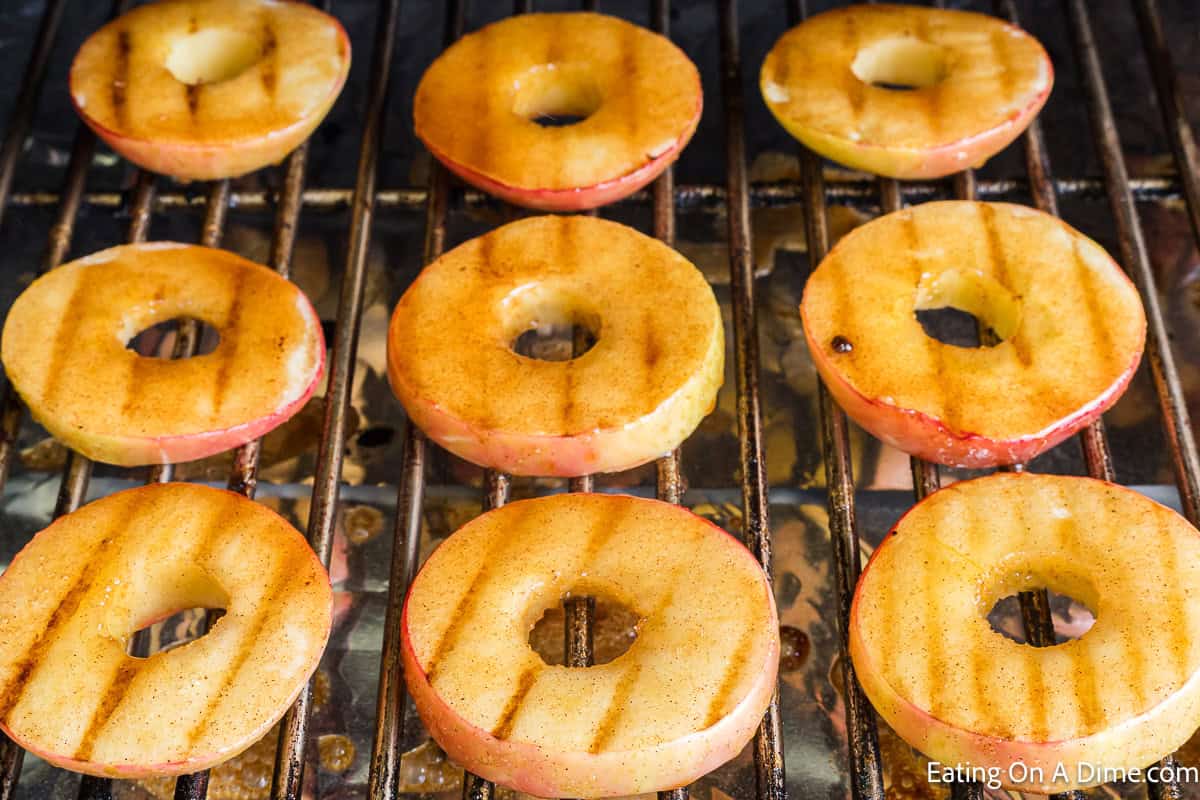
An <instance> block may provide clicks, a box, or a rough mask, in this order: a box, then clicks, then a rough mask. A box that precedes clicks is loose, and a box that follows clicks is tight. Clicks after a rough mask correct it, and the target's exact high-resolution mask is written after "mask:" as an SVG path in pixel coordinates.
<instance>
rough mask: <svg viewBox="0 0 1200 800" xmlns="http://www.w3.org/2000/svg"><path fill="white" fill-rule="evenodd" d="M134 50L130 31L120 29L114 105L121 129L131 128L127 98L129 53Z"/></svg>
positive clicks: (114, 83)
mask: <svg viewBox="0 0 1200 800" xmlns="http://www.w3.org/2000/svg"><path fill="white" fill-rule="evenodd" d="M132 50H133V44H132V42H131V40H130V37H129V31H127V30H121V31H118V32H117V59H116V63H115V64H114V65H113V79H112V106H113V117H114V118H115V119H116V123H117V129H118V130H121V131H126V130H128V129H129V107H128V105H127V104H126V98H127V87H128V83H129V54H130V53H131V52H132Z"/></svg>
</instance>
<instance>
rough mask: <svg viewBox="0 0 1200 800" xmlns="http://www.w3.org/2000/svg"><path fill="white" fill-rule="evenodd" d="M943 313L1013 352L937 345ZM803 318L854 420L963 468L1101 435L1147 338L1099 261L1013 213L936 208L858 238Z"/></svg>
mask: <svg viewBox="0 0 1200 800" xmlns="http://www.w3.org/2000/svg"><path fill="white" fill-rule="evenodd" d="M940 307H954V308H958V309H960V310H962V311H966V312H969V313H972V314H974V315H975V316H976V317H977V318H978V319H979V320H980V322H981V323H983V324H985V325H986V326H987V327H989V328H991V329H993V330H994V331H995V332H996V333H997V334H998V335H999V336H1000V338H1001V339H1002V340H1003V341H1001V342H1000V343H999V344H997V345H996V346H994V347H959V346H955V345H952V344H946V343H944V342H941V341H938V340H937V339H935V338H933V337H931V336H929V335H927V334H926V333H925V331H924V329H923V328H922V326H921V323H920V322H919V321H918V319H917V316H916V312H917V311H919V310H924V309H931V308H940ZM800 311H801V316H802V317H803V322H804V333H805V336H806V337H807V339H808V345H809V349H810V351H811V353H812V356H813V360H814V362H815V363H816V366H817V369H818V370H819V371H820V373H821V377H822V378H823V379H824V380H825V382H826V384H827V385H828V387H829V389H830V391H831V392H832V393H833V395H834V396H835V397H836V398H837V400H838V402H839V403H840V404H841V406H842V407H843V408H844V409H845V410H846V413H848V414H849V415H850V416H851V417H853V418H854V419H855V420H856V421H857V422H858V423H859V424H860V425H862V426H863V427H864V428H866V429H867V430H868V431H870V432H871V433H873V434H875V435H876V436H878V437H879V438H881V439H882V440H884V441H885V442H888V443H889V444H892V445H894V446H895V447H898V448H900V449H901V450H904V451H905V452H908V453H912V454H915V455H919V456H921V457H922V458H925V459H928V460H930V461H936V462H939V463H943V464H951V465H954V466H965V467H985V466H994V465H996V464H1004V463H1013V462H1018V461H1027V460H1029V459H1031V458H1033V457H1034V456H1036V455H1037V454H1038V453H1040V452H1042V451H1043V450H1045V449H1046V448H1048V447H1052V446H1053V445H1055V444H1057V443H1058V442H1061V441H1062V440H1063V439H1065V438H1066V437H1067V436H1069V435H1071V434H1072V433H1074V432H1075V431H1078V430H1079V429H1080V428H1082V427H1083V426H1084V425H1086V424H1087V423H1088V422H1090V421H1091V420H1093V419H1095V418H1096V417H1097V416H1099V415H1100V414H1101V413H1102V412H1103V411H1104V410H1105V409H1107V408H1108V407H1109V406H1111V405H1112V404H1113V403H1114V402H1116V400H1117V398H1118V397H1120V395H1121V393H1122V392H1123V391H1124V389H1125V387H1126V386H1127V385H1128V382H1129V380H1130V378H1131V377H1132V376H1133V373H1134V370H1135V369H1136V368H1137V365H1138V362H1139V360H1140V359H1141V355H1142V347H1143V344H1144V342H1145V336H1146V317H1145V314H1144V312H1143V311H1142V305H1141V301H1140V299H1139V296H1138V293H1137V290H1136V289H1135V288H1134V286H1133V284H1131V283H1130V282H1129V280H1128V278H1126V277H1125V275H1124V274H1123V273H1122V272H1121V269H1120V268H1119V267H1118V266H1117V265H1116V264H1115V263H1114V262H1113V261H1112V259H1111V258H1110V257H1109V256H1108V254H1107V253H1105V252H1104V250H1103V249H1102V248H1101V247H1100V246H1099V245H1097V244H1096V243H1095V242H1093V241H1092V240H1091V239H1088V238H1087V237H1086V236H1084V235H1082V234H1081V233H1079V232H1078V231H1076V230H1074V229H1073V228H1071V227H1069V226H1068V225H1066V224H1065V223H1063V222H1062V221H1060V220H1058V219H1055V218H1054V217H1051V216H1049V215H1047V214H1043V213H1042V212H1040V211H1036V210H1034V209H1031V208H1025V207H1023V206H1016V205H1009V204H1006V203H972V202H957V201H950V202H941V203H925V204H923V205H920V206H915V207H913V208H909V209H905V210H903V211H899V212H896V213H894V214H889V215H887V216H885V217H881V218H880V219H878V220H875V221H873V222H870V223H868V224H866V225H864V226H862V227H860V228H857V229H855V230H854V231H853V232H851V233H850V234H849V235H847V236H846V237H845V238H843V239H842V241H841V242H839V243H838V245H837V246H836V247H835V248H834V249H833V250H832V251H831V252H830V253H829V255H828V256H827V257H826V258H825V260H824V261H822V262H821V264H820V266H819V267H818V268H817V269H816V271H814V272H813V274H812V276H811V277H810V278H809V281H808V284H807V286H806V287H805V290H804V300H803V302H802V303H801V307H800Z"/></svg>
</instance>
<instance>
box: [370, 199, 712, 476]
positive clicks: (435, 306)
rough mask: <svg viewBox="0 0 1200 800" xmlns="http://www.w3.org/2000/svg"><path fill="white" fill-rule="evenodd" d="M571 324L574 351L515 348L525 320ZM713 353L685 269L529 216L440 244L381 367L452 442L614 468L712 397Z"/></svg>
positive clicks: (550, 467)
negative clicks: (577, 332)
mask: <svg viewBox="0 0 1200 800" xmlns="http://www.w3.org/2000/svg"><path fill="white" fill-rule="evenodd" d="M572 326H573V327H575V328H576V329H584V330H586V331H588V332H589V333H591V334H592V335H594V336H595V339H596V341H595V345H594V346H592V347H591V349H589V350H587V351H586V352H583V354H582V355H577V356H576V357H574V358H570V359H568V360H566V361H550V360H541V359H538V358H531V357H528V356H525V355H518V354H517V352H516V349H515V348H516V345H517V342H518V339H519V337H520V336H521V334H523V333H525V332H527V331H530V330H534V329H543V330H544V329H547V328H555V327H568V328H569V327H572ZM576 352H578V351H576ZM724 359H725V339H724V326H723V323H722V321H721V311H720V308H719V307H718V306H717V301H716V298H715V297H714V296H713V291H712V288H711V287H710V286H709V285H708V282H707V281H706V280H705V279H704V276H703V275H702V274H701V273H700V271H699V270H698V269H696V267H694V266H693V265H692V264H691V263H690V262H688V261H687V259H685V258H684V257H683V256H681V255H679V254H678V253H676V252H675V251H674V250H672V249H671V248H669V247H667V246H666V245H664V244H662V243H661V242H659V241H658V240H656V239H651V238H650V237H648V236H645V235H643V234H641V233H638V232H637V231H635V230H633V229H632V228H628V227H626V226H624V225H621V224H619V223H616V222H609V221H606V220H602V219H596V218H594V217H584V216H578V217H558V216H544V217H531V218H528V219H524V220H520V221H518V222H513V223H511V224H509V225H505V226H503V227H501V228H498V229H496V230H494V231H492V232H490V233H488V234H486V235H484V236H481V237H479V238H477V239H472V240H471V241H469V242H467V243H465V244H463V245H460V246H459V247H457V248H455V249H454V250H451V251H450V252H449V253H447V254H445V255H444V256H442V257H441V258H439V259H437V260H436V261H434V262H433V263H432V264H430V265H429V266H427V267H426V268H425V269H424V271H422V272H421V274H420V275H419V276H418V277H417V279H416V281H414V282H413V284H412V286H410V287H409V289H408V291H406V292H405V293H404V296H403V297H401V298H400V302H399V303H398V304H397V305H396V310H395V312H394V313H393V314H392V321H391V325H390V327H389V330H388V377H389V378H390V380H391V384H392V390H393V391H394V392H395V393H396V396H397V397H398V398H399V399H400V402H401V403H402V404H403V405H404V408H405V409H406V410H407V411H408V414H409V417H410V418H411V419H412V420H413V421H414V422H415V423H416V424H417V425H418V426H420V428H421V429H422V430H424V431H425V433H427V434H428V435H429V437H430V438H431V439H433V440H434V441H435V442H437V443H438V444H440V445H441V446H442V447H444V448H446V449H447V450H449V451H450V452H452V453H454V454H455V455H458V456H460V457H462V458H465V459H467V460H468V461H471V462H473V463H475V464H479V465H480V466H484V467H492V468H495V469H499V470H503V471H505V472H511V473H514V474H517V475H544V476H562V477H569V476H576V475H588V474H591V473H594V472H617V471H620V470H624V469H631V468H633V467H636V466H639V465H641V464H644V463H646V462H647V461H651V460H653V459H655V458H658V457H659V456H661V455H663V454H665V453H669V452H671V451H672V450H674V449H675V448H676V447H677V446H679V444H680V442H682V441H683V440H684V439H685V438H687V436H688V434H690V433H691V432H692V431H693V430H695V428H696V426H697V425H699V424H700V421H701V420H702V419H703V418H704V416H705V415H706V414H707V413H708V412H709V411H710V410H711V409H712V407H713V405H714V403H715V402H716V396H717V390H718V389H719V388H720V386H721V381H722V379H723V376H724Z"/></svg>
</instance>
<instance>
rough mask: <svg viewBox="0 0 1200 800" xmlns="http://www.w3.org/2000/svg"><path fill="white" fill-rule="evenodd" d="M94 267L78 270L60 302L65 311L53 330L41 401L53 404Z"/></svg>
mask: <svg viewBox="0 0 1200 800" xmlns="http://www.w3.org/2000/svg"><path fill="white" fill-rule="evenodd" d="M93 275H94V269H91V268H87V267H84V268H82V269H80V270H78V272H77V277H76V279H75V287H74V288H73V289H72V290H71V296H70V298H69V299H68V300H67V302H66V304H65V305H64V306H63V310H64V313H63V314H62V315H61V316H60V320H61V321H60V323H59V326H58V330H57V331H55V332H54V345H53V346H52V347H51V350H50V361H49V363H47V365H46V380H45V383H44V384H42V403H43V405H46V406H53V405H54V403H55V401H57V399H58V394H59V392H60V390H61V388H62V381H63V378H64V377H65V376H66V373H67V370H66V369H65V367H66V363H67V360H68V359H69V358H70V356H71V348H72V347H73V346H74V344H75V341H76V339H77V337H78V334H79V328H80V327H81V325H82V323H83V319H84V316H85V314H84V313H83V310H82V308H81V306H84V305H85V304H86V303H87V302H88V298H90V297H91V296H92V292H93V285H94V280H93Z"/></svg>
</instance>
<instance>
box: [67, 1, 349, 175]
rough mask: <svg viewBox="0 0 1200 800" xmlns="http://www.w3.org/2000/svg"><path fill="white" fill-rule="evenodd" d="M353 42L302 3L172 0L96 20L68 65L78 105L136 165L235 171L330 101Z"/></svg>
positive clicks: (277, 149) (260, 158)
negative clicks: (110, 19) (94, 28)
mask: <svg viewBox="0 0 1200 800" xmlns="http://www.w3.org/2000/svg"><path fill="white" fill-rule="evenodd" d="M349 70H350V40H349V37H348V36H347V35H346V31H345V30H344V29H343V28H342V26H341V24H340V23H339V22H338V21H337V20H336V19H335V18H333V17H331V16H329V15H328V14H325V13H323V12H321V11H319V10H317V9H315V8H313V7H311V6H309V5H308V4H305V3H278V2H271V1H270V0H181V1H180V2H170V3H166V2H162V3H151V4H149V5H145V6H141V7H138V8H136V9H134V10H132V11H130V12H128V13H126V14H124V15H122V16H121V17H119V18H118V19H116V20H114V21H113V22H110V23H109V24H107V25H105V26H104V27H103V28H101V29H100V30H98V31H97V32H96V33H94V34H93V35H92V36H91V37H90V38H89V39H88V40H87V41H86V42H84V44H83V47H82V48H80V50H79V53H78V54H77V55H76V57H75V61H74V63H73V64H72V65H71V74H70V93H71V100H72V102H73V103H74V105H75V109H76V111H77V112H78V113H79V115H80V117H81V118H82V119H83V121H84V122H86V123H87V125H88V126H89V127H90V128H91V129H92V130H93V131H95V133H96V135H97V136H99V137H100V138H101V139H102V140H104V142H105V143H107V144H108V145H109V146H110V147H111V148H112V149H113V150H115V151H116V152H117V153H119V154H120V155H122V156H124V157H125V158H127V159H129V160H130V161H132V162H133V163H134V164H137V165H138V166H140V167H143V168H145V169H148V170H150V171H152V172H157V173H160V174H163V175H170V176H173V177H176V178H180V179H184V180H216V179H220V178H232V177H237V176H239V175H244V174H246V173H249V172H253V171H255V170H257V169H260V168H262V167H265V166H267V165H268V164H273V163H276V162H278V161H281V160H282V159H283V158H284V157H285V156H287V154H288V153H290V152H291V151H292V150H294V149H296V147H298V146H299V145H300V144H301V143H303V142H304V141H305V140H306V139H307V138H308V136H309V134H311V133H312V132H313V130H314V129H315V128H316V127H317V125H319V124H320V123H321V120H323V119H324V118H325V115H326V114H327V113H328V112H329V109H330V108H331V107H332V106H333V103H334V101H335V100H336V99H337V97H338V95H339V93H340V92H341V90H342V86H343V85H344V84H345V81H346V76H347V74H348V73H349Z"/></svg>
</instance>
